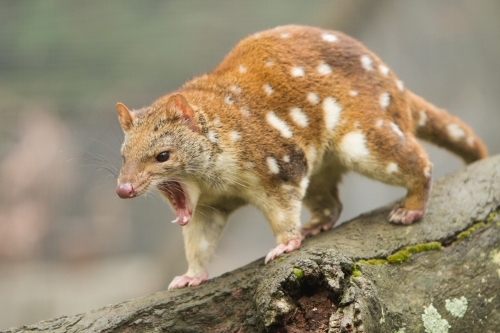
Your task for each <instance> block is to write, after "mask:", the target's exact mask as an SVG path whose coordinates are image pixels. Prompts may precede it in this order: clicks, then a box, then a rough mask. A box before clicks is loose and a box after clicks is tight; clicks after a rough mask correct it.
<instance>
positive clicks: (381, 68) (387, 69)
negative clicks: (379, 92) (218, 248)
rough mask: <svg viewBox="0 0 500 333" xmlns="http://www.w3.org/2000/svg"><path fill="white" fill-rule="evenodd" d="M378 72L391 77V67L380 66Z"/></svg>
mask: <svg viewBox="0 0 500 333" xmlns="http://www.w3.org/2000/svg"><path fill="white" fill-rule="evenodd" d="M378 70H379V71H380V73H381V74H382V75H384V76H388V75H389V67H387V66H386V65H380V66H378Z"/></svg>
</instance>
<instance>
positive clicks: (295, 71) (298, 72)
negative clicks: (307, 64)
mask: <svg viewBox="0 0 500 333" xmlns="http://www.w3.org/2000/svg"><path fill="white" fill-rule="evenodd" d="M290 72H291V73H292V76H293V77H302V76H304V74H305V71H304V67H292V69H291V71H290Z"/></svg>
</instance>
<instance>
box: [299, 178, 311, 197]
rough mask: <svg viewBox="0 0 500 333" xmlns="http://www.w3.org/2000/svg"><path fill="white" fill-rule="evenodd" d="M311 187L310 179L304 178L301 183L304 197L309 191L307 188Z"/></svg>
mask: <svg viewBox="0 0 500 333" xmlns="http://www.w3.org/2000/svg"><path fill="white" fill-rule="evenodd" d="M308 186H309V177H307V176H305V177H304V178H302V180H301V181H300V192H301V194H302V195H305V194H306V191H307V187H308Z"/></svg>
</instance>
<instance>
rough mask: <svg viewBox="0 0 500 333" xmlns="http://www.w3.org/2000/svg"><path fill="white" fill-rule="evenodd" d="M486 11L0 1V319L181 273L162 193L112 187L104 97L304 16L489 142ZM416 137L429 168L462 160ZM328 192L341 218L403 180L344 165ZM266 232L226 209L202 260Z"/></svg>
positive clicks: (115, 147) (406, 4)
mask: <svg viewBox="0 0 500 333" xmlns="http://www.w3.org/2000/svg"><path fill="white" fill-rule="evenodd" d="M499 17H500V2H499V1H495V0H483V1H481V2H477V1H474V0H447V1H432V0H422V1H399V0H379V1H372V0H351V1H342V0H339V1H332V0H316V1H308V0H297V1H287V0H274V1H265V0H259V1H246V2H243V1H222V0H218V1H215V0H212V1H203V0H199V1H192V0H189V1H188V0H184V1H141V2H139V1H125V0H120V1H118V0H110V1H100V2H97V1H95V2H88V1H83V2H82V1H63V0H59V1H48V0H47V1H12V0H11V1H2V2H0V185H1V191H0V329H2V328H7V327H11V326H19V325H24V324H31V323H34V322H36V321H39V320H42V319H49V318H52V317H56V316H61V315H70V314H74V313H78V312H84V311H88V310H91V309H93V308H98V307H102V306H105V305H107V304H110V303H116V302H119V301H123V300H126V299H130V298H135V297H139V296H142V295H145V294H148V293H152V292H155V291H159V290H163V289H165V288H166V286H167V285H168V283H169V282H170V280H171V279H172V278H173V277H174V276H175V275H179V274H183V273H184V272H185V270H186V267H187V265H186V261H185V258H184V249H183V241H182V237H181V227H179V226H178V225H174V224H171V223H170V222H169V221H171V220H172V219H173V218H174V215H173V213H172V212H171V210H170V208H169V206H168V205H167V204H166V203H165V202H164V201H163V199H161V198H160V196H159V195H158V194H156V193H155V194H153V195H150V196H147V197H141V198H137V199H134V200H121V199H119V198H118V197H117V196H116V194H115V184H116V181H115V177H114V176H113V175H112V173H110V172H109V171H108V169H118V168H119V167H120V164H121V158H120V154H119V147H120V143H121V141H122V133H121V130H120V127H119V125H118V121H117V119H116V112H115V105H116V103H117V102H123V103H125V104H126V105H127V106H128V107H130V108H139V107H142V106H145V105H148V104H150V103H151V102H152V101H153V100H154V99H156V98H158V97H159V96H161V95H163V94H165V93H167V92H169V91H172V90H174V89H175V88H176V87H178V86H180V85H181V84H182V83H183V82H185V81H186V80H188V79H190V78H192V77H194V76H196V75H199V74H202V73H204V72H207V71H210V70H211V69H212V68H213V67H214V66H215V65H216V64H217V63H218V62H220V61H221V60H222V58H223V56H224V55H225V54H226V53H227V52H229V50H230V49H231V48H232V46H234V44H236V43H237V42H238V41H239V40H240V39H241V38H243V37H245V36H247V35H249V34H252V33H254V32H257V31H259V30H264V29H268V28H272V27H275V26H278V25H283V24H289V23H295V24H307V25H313V26H319V27H323V28H329V29H336V30H342V31H344V32H346V33H347V34H349V35H351V36H353V37H355V38H357V39H358V40H361V41H362V42H363V43H364V44H365V45H367V46H368V47H369V48H370V49H371V50H373V51H374V52H375V53H377V54H378V55H379V56H380V57H381V58H382V59H383V60H384V61H385V62H386V63H387V64H388V65H389V66H390V67H391V68H392V70H393V71H394V72H395V73H396V74H397V75H398V76H399V78H400V79H401V80H403V81H404V82H405V86H406V87H408V88H409V89H411V90H413V91H414V92H416V93H417V94H419V95H421V96H423V97H425V98H426V99H427V100H429V101H431V102H432V103H434V104H436V105H438V106H441V107H444V108H447V109H448V110H449V111H450V112H451V113H453V114H455V115H457V116H459V117H460V118H462V119H463V120H464V121H465V122H466V123H468V124H470V125H471V126H472V128H474V129H475V131H476V132H477V133H478V134H479V136H481V137H482V138H483V139H484V141H485V143H486V145H487V146H488V148H489V151H490V153H491V154H497V153H499V152H500V140H499V139H500V133H499V131H498V129H499V119H500V118H499V111H498V105H500V38H499V36H500V34H499V33H500V20H499V19H498V18H499ZM426 148H428V149H427V151H428V152H429V154H430V157H431V160H432V161H433V162H434V166H435V168H434V171H435V172H434V178H439V177H440V176H442V175H444V174H446V173H449V172H451V171H453V170H456V169H458V168H460V167H461V166H462V164H461V162H460V160H459V159H458V158H456V157H454V156H452V155H450V154H449V153H447V152H444V151H443V150H440V149H438V148H434V147H431V146H429V145H426ZM340 191H341V198H342V201H343V203H344V213H343V214H342V216H341V220H342V221H345V220H346V219H349V218H352V217H354V216H356V215H358V214H360V213H363V212H366V211H367V210H370V209H372V208H375V207H377V206H380V205H382V204H386V203H388V202H389V201H391V200H394V199H396V198H398V197H400V196H402V195H403V194H404V191H403V190H401V189H396V188H391V187H389V186H386V185H383V184H380V183H377V182H374V181H371V180H368V179H366V178H362V177H361V176H358V175H354V174H350V175H349V176H347V177H346V178H345V180H344V183H343V185H342V186H341V189H340ZM307 217H308V215H307V213H305V212H304V213H303V219H304V220H305V219H307ZM273 246H274V239H273V237H272V232H271V230H270V229H269V227H268V225H267V223H266V222H265V220H264V218H263V216H262V214H260V213H259V212H257V211H256V210H255V209H254V208H251V207H246V208H244V209H241V210H239V211H238V212H237V213H235V214H234V215H233V216H232V217H231V219H230V223H229V225H228V228H227V230H226V231H225V233H224V234H223V237H222V239H221V242H220V245H219V247H218V250H217V254H216V257H215V258H214V260H213V262H212V264H211V265H210V267H209V271H210V274H211V276H212V277H213V276H217V275H220V274H222V273H224V272H227V271H229V270H232V269H235V268H237V267H240V266H242V265H244V264H247V263H249V262H250V261H253V260H256V259H258V258H261V257H262V256H264V255H265V254H266V253H267V251H268V250H269V249H270V248H271V247H273Z"/></svg>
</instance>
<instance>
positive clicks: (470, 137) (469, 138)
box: [467, 136, 476, 147]
mask: <svg viewBox="0 0 500 333" xmlns="http://www.w3.org/2000/svg"><path fill="white" fill-rule="evenodd" d="M475 142H476V140H475V139H474V137H472V136H469V137H468V138H467V144H468V145H469V146H471V147H474V143H475Z"/></svg>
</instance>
